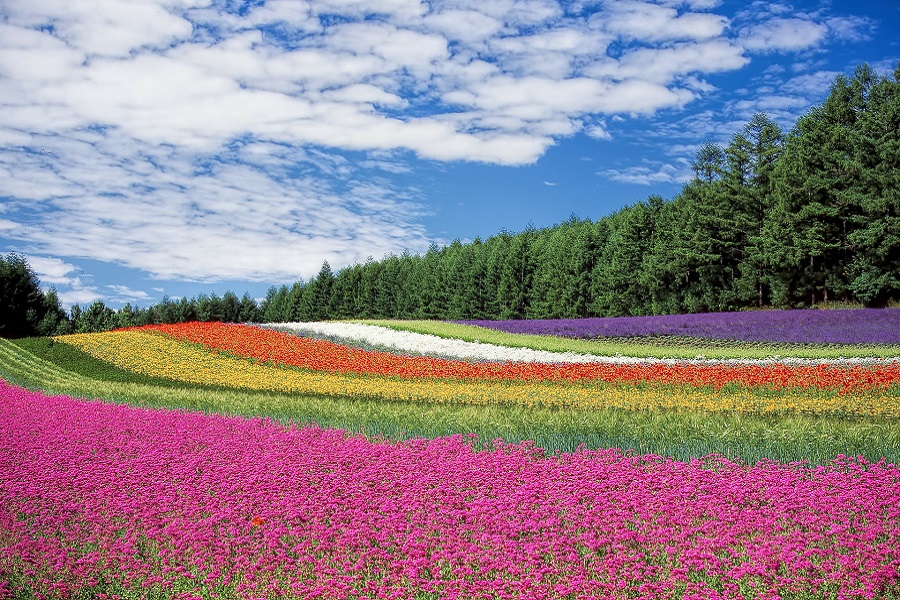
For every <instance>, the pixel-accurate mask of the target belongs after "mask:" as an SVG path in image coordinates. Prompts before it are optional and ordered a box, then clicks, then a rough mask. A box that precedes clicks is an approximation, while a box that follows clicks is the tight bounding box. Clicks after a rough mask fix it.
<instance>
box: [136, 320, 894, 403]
mask: <svg viewBox="0 0 900 600" xmlns="http://www.w3.org/2000/svg"><path fill="white" fill-rule="evenodd" d="M141 329H145V330H152V331H158V332H160V333H163V334H165V335H167V336H170V337H173V338H175V339H179V340H182V341H186V342H192V343H197V344H202V345H204V346H207V347H209V348H212V349H215V350H219V351H224V352H228V353H231V354H233V355H235V356H241V357H246V358H252V359H255V360H257V361H259V362H263V363H272V364H276V365H285V366H292V367H299V368H303V369H309V370H313V371H324V372H329V373H355V374H370V375H381V376H389V377H390V376H393V377H401V378H406V379H414V378H421V377H428V378H443V379H490V380H511V381H569V382H578V381H592V380H594V381H604V382H640V381H650V382H660V383H670V384H686V385H692V386H712V387H714V388H721V387H722V386H725V385H729V384H737V385H740V386H747V387H752V386H765V387H771V388H773V389H782V388H789V387H801V388H820V389H839V390H842V391H848V392H849V391H862V390H869V389H877V388H885V387H888V386H891V385H896V384H898V383H900V363H898V362H893V363H889V364H887V365H880V366H877V367H870V366H860V365H853V366H835V365H814V366H813V365H810V366H806V365H802V366H797V365H784V364H774V365H752V364H746V365H744V364H737V365H735V364H729V365H721V364H720V365H716V364H712V365H698V364H660V363H646V364H610V363H585V364H574V363H565V364H547V363H531V362H524V363H523V362H515V363H469V362H466V361H462V360H449V359H441V358H431V357H423V356H404V355H398V354H392V353H390V352H380V351H371V350H364V349H360V348H352V347H348V346H344V345H341V344H336V343H333V342H329V341H326V340H317V339H310V338H304V337H300V336H297V335H292V334H289V333H283V332H280V331H273V330H271V329H263V328H259V327H253V326H248V325H237V324H226V323H198V322H194V323H179V324H172V325H149V326H146V327H143V328H141Z"/></svg>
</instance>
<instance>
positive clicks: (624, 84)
mask: <svg viewBox="0 0 900 600" xmlns="http://www.w3.org/2000/svg"><path fill="white" fill-rule="evenodd" d="M0 2H2V0H0ZM232 4H234V3H231V2H225V1H220V0H142V1H141V2H136V1H130V0H42V1H41V2H30V3H29V2H2V4H0V13H2V15H3V18H2V22H0V182H2V190H3V194H4V195H5V197H4V204H3V209H2V210H3V221H0V231H2V234H3V236H4V239H7V240H12V241H14V242H15V244H16V245H17V247H23V248H27V249H28V250H29V255H34V256H40V257H54V256H56V257H66V260H65V261H60V262H59V263H53V262H47V261H48V260H51V259H50V258H45V261H44V263H43V265H44V266H43V267H42V268H44V270H45V271H46V273H47V276H48V277H51V278H53V277H56V278H61V281H62V280H63V279H65V278H67V277H68V278H74V277H75V276H74V275H73V274H72V271H66V272H62V273H59V272H58V271H59V270H60V269H63V268H69V267H72V265H73V264H75V263H77V259H79V258H84V259H93V260H99V261H105V262H109V263H115V264H119V265H123V266H126V267H130V268H134V269H139V270H141V271H143V272H145V273H148V274H150V275H152V276H153V277H157V278H163V279H165V278H185V279H192V280H197V281H221V280H224V279H245V280H253V281H290V280H293V279H296V278H297V277H298V276H309V275H310V274H314V273H315V272H316V271H317V269H318V268H319V265H320V264H321V262H322V261H323V260H329V262H330V263H331V264H332V265H333V266H335V267H337V268H339V267H341V266H343V265H346V264H349V263H351V262H355V261H359V260H363V259H364V258H365V257H366V256H367V255H372V256H381V255H383V254H385V253H387V252H397V251H399V250H402V249H403V248H409V249H411V250H413V251H415V250H417V249H425V248H427V245H428V244H427V242H428V241H430V240H429V239H428V234H427V232H426V231H425V229H424V226H423V225H422V224H421V223H422V213H423V209H422V207H421V202H420V200H421V197H420V196H419V195H418V194H420V193H421V192H419V191H417V190H415V189H402V188H400V187H399V186H398V185H397V184H393V183H390V182H389V179H387V178H385V177H381V176H380V175H385V174H397V173H406V172H408V171H409V169H410V167H409V163H408V162H405V159H404V158H402V157H404V156H408V154H407V153H412V154H414V155H416V156H418V157H422V158H426V159H431V160H437V161H458V160H466V161H481V162H486V163H495V164H504V165H521V164H529V163H533V162H535V161H536V160H537V159H538V158H539V157H540V156H541V155H542V154H543V153H544V152H545V151H546V150H547V148H549V147H550V146H552V145H553V144H554V143H555V142H556V140H557V139H558V138H559V137H561V136H568V135H573V134H575V133H578V132H580V131H585V132H586V133H587V134H588V135H591V136H593V137H595V138H599V139H609V138H610V135H609V132H608V131H607V130H606V128H605V124H604V123H605V120H606V119H609V120H610V121H611V122H617V121H618V120H619V119H622V118H623V117H622V115H652V114H655V113H656V112H658V111H660V110H663V109H670V108H679V107H683V106H685V105H686V104H688V103H689V102H691V101H692V100H694V99H695V98H697V97H698V96H701V95H703V94H706V93H709V92H710V91H712V90H713V88H712V86H710V85H709V84H707V83H705V82H704V81H703V76H704V75H706V74H711V73H718V72H722V71H729V70H736V69H740V68H742V67H743V66H744V65H745V64H746V63H747V61H748V58H747V56H745V54H744V50H745V49H750V50H760V49H763V48H767V49H772V48H778V49H782V50H790V49H795V48H801V47H806V46H808V45H810V44H814V43H816V40H817V39H819V38H817V37H816V36H821V35H824V33H822V32H823V31H825V30H828V31H832V32H833V34H834V35H841V36H844V37H845V38H846V37H848V36H850V35H852V31H855V30H859V28H860V27H861V25H859V24H858V23H856V24H854V23H853V22H851V21H847V20H843V21H841V20H833V21H831V22H830V23H829V24H828V25H824V24H822V23H820V22H814V21H812V20H808V19H806V18H804V19H797V18H791V17H790V16H789V15H784V16H780V15H775V16H772V14H771V13H770V16H771V17H772V18H768V20H764V21H761V22H759V23H757V24H754V25H747V26H746V27H744V28H743V29H741V30H740V31H741V32H742V33H741V36H742V37H741V39H740V43H738V42H736V41H735V39H733V34H732V32H731V30H730V29H729V25H730V21H729V19H727V18H725V17H724V16H722V15H718V14H714V13H711V12H708V11H709V10H711V9H713V8H715V7H716V6H718V4H719V3H718V0H692V1H689V2H681V1H677V2H676V1H675V0H671V1H670V0H665V1H660V2H656V3H653V2H641V1H637V0H628V1H619V2H597V3H591V4H590V5H587V4H586V5H584V6H583V8H585V12H583V13H581V12H579V11H577V10H574V7H566V8H565V9H564V8H563V6H561V4H560V3H558V2H556V1H554V0H491V1H490V2H484V0H433V1H431V2H424V1H421V0H366V1H364V2H354V3H348V2H344V1H339V0H266V1H262V0H260V1H259V2H254V3H252V4H253V5H252V6H249V7H245V8H243V9H241V10H240V11H238V10H237V9H236V8H235V7H233V6H232ZM854 27H855V28H856V29H854ZM729 36H732V37H729ZM611 48H612V49H611ZM42 149H44V150H45V151H44V152H41V150H42ZM354 151H361V152H363V153H364V156H363V157H361V158H360V157H359V156H356V157H355V158H354V160H350V159H348V158H347V156H345V155H344V154H342V153H345V152H346V153H350V152H354ZM641 168H642V169H645V171H646V172H634V173H632V174H631V175H628V174H627V173H625V175H623V176H631V177H632V178H641V177H643V178H644V179H646V180H651V179H653V178H654V177H657V178H659V177H661V176H662V175H659V174H658V173H666V172H667V171H666V168H665V167H660V168H658V169H656V167H652V166H646V165H644V166H642V167H641ZM654 169H656V171H654ZM373 170H374V171H375V173H373V172H372V171H373ZM623 173H624V172H623ZM654 173H657V174H654ZM670 177H674V175H670ZM57 260H58V259H57ZM67 261H74V262H67ZM73 268H74V267H73ZM54 269H56V270H54ZM69 284H70V285H71V286H72V292H71V296H69V298H72V297H76V296H77V297H78V298H79V299H80V300H79V301H81V300H83V299H85V298H86V297H87V296H88V295H89V294H97V293H99V292H98V291H97V290H96V289H95V288H94V287H91V286H89V285H87V284H85V283H84V282H83V281H80V282H74V279H73V281H70V282H69ZM102 293H103V294H106V295H115V294H119V296H120V297H133V298H134V299H141V298H139V297H137V295H138V294H139V293H140V291H139V290H126V289H124V288H121V289H118V288H116V289H114V288H108V289H105V290H104V291H103V292H102Z"/></svg>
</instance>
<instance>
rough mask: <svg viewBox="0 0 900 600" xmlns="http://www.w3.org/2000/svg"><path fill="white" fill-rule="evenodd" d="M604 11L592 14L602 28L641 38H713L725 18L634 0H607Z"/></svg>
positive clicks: (658, 39) (718, 33)
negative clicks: (681, 12) (679, 12)
mask: <svg viewBox="0 0 900 600" xmlns="http://www.w3.org/2000/svg"><path fill="white" fill-rule="evenodd" d="M605 5H606V9H607V10H606V11H604V12H602V13H600V14H598V15H597V16H595V17H594V18H595V19H596V20H597V21H599V22H602V23H603V25H604V28H605V29H607V30H609V31H612V32H615V33H616V34H618V35H622V36H625V37H628V38H633V39H636V40H641V41H665V40H703V39H710V38H714V37H716V36H718V35H720V34H721V33H722V31H723V30H724V29H725V27H726V26H727V25H728V19H726V18H725V17H722V16H720V15H714V14H708V13H683V14H680V15H679V14H678V11H677V10H676V9H675V8H674V7H666V6H660V5H659V4H655V3H652V2H640V1H634V0H609V1H608V2H606V3H605Z"/></svg>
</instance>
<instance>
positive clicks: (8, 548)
mask: <svg viewBox="0 0 900 600" xmlns="http://www.w3.org/2000/svg"><path fill="white" fill-rule="evenodd" d="M143 337H147V336H146V334H144V336H143ZM150 337H153V336H150ZM156 337H159V336H156ZM0 398H2V403H0V406H2V408H0V430H2V431H4V432H5V435H2V436H0V572H3V573H5V574H13V577H12V578H11V579H9V580H7V581H6V582H4V583H2V584H0V595H5V594H3V592H5V593H8V594H10V596H11V597H19V595H18V594H19V593H22V592H24V593H25V595H30V594H34V595H35V596H38V597H45V598H52V597H58V598H63V597H73V596H76V595H81V594H82V593H83V592H84V591H85V590H90V589H93V588H96V589H103V590H113V591H118V590H124V589H128V588H129V586H132V589H135V588H136V589H137V590H144V591H145V593H146V594H150V595H152V596H153V597H164V596H165V597H172V598H199V597H201V596H202V597H204V598H210V597H212V598H215V597H222V598H226V597H227V598H259V597H267V598H281V597H297V598H332V599H335V600H337V599H348V598H393V599H395V600H412V599H414V598H421V597H425V596H429V597H431V596H434V597H441V598H487V597H491V598H499V599H504V600H511V599H513V598H568V597H578V598H626V597H627V598H636V597H642V598H693V599H696V600H713V599H715V600H741V599H743V598H746V597H748V596H747V594H748V593H751V592H749V590H751V589H752V590H754V591H753V592H752V597H754V598H780V597H803V598H807V597H809V598H826V597H828V598H831V597H836V598H848V599H849V598H875V597H895V595H896V593H897V592H898V591H900V575H898V573H900V544H898V543H897V542H898V539H900V508H898V503H897V498H898V497H900V472H898V469H897V468H896V467H894V466H892V465H885V464H882V463H879V464H867V463H864V462H861V461H860V462H857V461H848V460H846V459H839V460H838V461H835V462H834V463H832V464H830V465H827V466H823V467H819V468H807V467H802V466H796V465H782V464H778V463H772V462H761V463H759V464H757V465H753V466H747V465H742V464H737V463H732V462H728V461H726V460H724V459H715V458H712V457H710V458H708V459H706V460H694V461H692V462H690V463H682V462H676V461H673V460H663V459H661V458H660V457H653V456H648V457H642V456H628V455H622V454H621V453H619V452H618V451H617V450H597V451H579V452H576V453H573V454H563V455H559V456H554V457H549V458H546V457H543V456H541V453H540V452H539V451H536V450H535V449H534V448H533V447H531V446H529V445H528V444H521V445H507V444H502V443H495V447H494V448H492V449H488V450H486V451H476V450H475V449H473V447H472V445H471V443H470V441H469V440H467V439H466V438H464V437H462V436H455V437H451V438H439V439H435V440H421V439H419V440H410V441H407V442H401V443H390V442H373V441H369V440H366V439H365V438H362V437H349V436H347V435H346V434H345V433H344V432H342V431H335V430H322V429H319V428H317V427H304V428H292V427H283V426H280V425H276V424H273V423H271V422H269V421H264V420H262V419H254V420H250V419H239V418H233V417H224V416H221V415H206V414H199V413H184V412H177V411H160V410H148V409H140V408H134V407H129V406H124V405H112V404H106V403H102V402H88V401H83V400H77V399H73V398H69V397H65V396H55V397H47V396H44V395H41V394H38V393H33V392H29V391H26V390H23V389H21V388H13V387H12V386H9V385H8V384H6V383H4V382H2V381H0ZM711 463H712V466H714V467H715V468H709V467H710V466H711ZM15 574H24V581H25V584H24V586H23V584H22V581H23V578H18V579H17V578H16V577H15ZM98 581H102V582H103V583H102V584H99V585H100V587H99V588H98V587H97V586H98V583H97V582H98ZM9 582H12V583H11V584H10V583H9ZM9 585H12V586H14V587H13V588H11V589H10V588H9V587H4V586H9ZM16 586H18V587H16ZM23 587H25V588H27V589H23ZM135 593H138V594H139V592H135ZM128 596H129V597H131V596H132V594H131V593H129V594H128ZM111 597H115V596H111Z"/></svg>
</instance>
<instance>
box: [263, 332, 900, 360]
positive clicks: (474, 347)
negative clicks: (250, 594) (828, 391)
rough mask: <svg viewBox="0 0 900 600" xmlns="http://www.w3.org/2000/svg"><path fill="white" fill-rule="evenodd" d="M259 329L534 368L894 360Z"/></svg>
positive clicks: (425, 335) (348, 343)
mask: <svg viewBox="0 0 900 600" xmlns="http://www.w3.org/2000/svg"><path fill="white" fill-rule="evenodd" d="M262 327H268V328H271V329H277V330H280V331H286V332H290V333H295V334H297V335H305V336H310V337H318V338H326V339H330V340H333V341H337V342H338V343H343V344H347V345H351V346H354V345H362V346H370V347H375V348H379V349H385V350H389V351H392V352H397V353H401V354H402V353H409V354H416V355H426V356H441V357H445V358H455V359H460V360H469V361H491V362H535V363H609V364H656V363H658V364H756V365H772V364H778V363H781V364H793V365H817V364H834V365H865V364H879V363H884V362H893V361H896V360H897V359H878V358H838V359H810V358H782V357H773V358H765V359H742V358H728V359H707V358H703V357H700V356H698V357H697V358H695V359H683V358H648V357H639V356H620V355H617V356H600V355H596V354H579V353H575V352H550V351H548V350H534V349H532V348H515V347H510V346H499V345H496V344H487V343H483V342H467V341H465V340H460V339H454V338H443V337H439V336H436V335H430V334H425V333H416V332H413V331H401V330H397V329H391V328H389V327H381V326H379V325H365V324H362V323H336V322H314V323H267V324H264V325H262Z"/></svg>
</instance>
